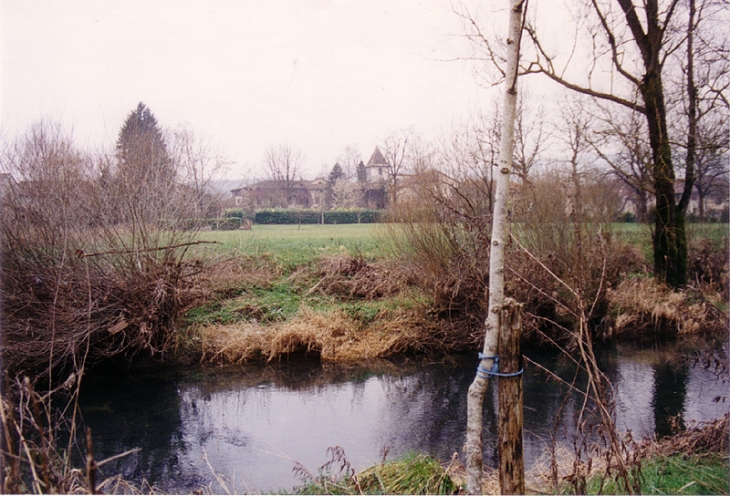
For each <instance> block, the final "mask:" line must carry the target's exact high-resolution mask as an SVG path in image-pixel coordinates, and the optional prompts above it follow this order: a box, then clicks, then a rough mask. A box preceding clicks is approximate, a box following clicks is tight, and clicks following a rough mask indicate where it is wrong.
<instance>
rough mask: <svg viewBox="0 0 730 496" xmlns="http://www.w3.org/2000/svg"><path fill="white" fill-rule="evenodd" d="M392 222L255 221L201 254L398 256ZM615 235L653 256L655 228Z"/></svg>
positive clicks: (698, 229)
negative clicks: (286, 222)
mask: <svg viewBox="0 0 730 496" xmlns="http://www.w3.org/2000/svg"><path fill="white" fill-rule="evenodd" d="M392 227H393V226H392V225H388V224H341V225H335V224H325V225H322V224H306V225H301V226H298V225H254V226H253V228H252V229H251V230H250V231H240V230H239V231H202V232H201V233H200V234H199V239H201V240H206V241H215V242H216V243H219V244H215V245H201V247H199V248H197V250H196V252H197V253H202V254H203V255H204V257H206V258H207V257H213V256H218V255H221V254H230V255H263V254H268V255H273V256H274V257H275V259H276V261H277V262H278V263H279V264H281V265H282V266H283V267H285V268H287V269H289V270H292V269H294V268H295V267H297V266H299V265H302V264H306V263H310V262H312V261H314V260H316V259H318V258H320V257H321V256H323V255H324V256H326V255H335V254H338V253H347V254H349V255H353V256H358V255H359V256H362V257H364V258H366V259H368V260H372V259H376V258H389V257H392V256H394V253H393V250H392V244H391V242H390V240H389V237H388V236H389V231H391V232H392V229H391V228H392ZM612 229H613V234H614V237H615V239H617V240H618V241H620V242H623V243H626V244H629V245H632V246H636V247H637V248H639V249H641V250H642V251H643V252H644V254H645V255H646V256H647V260H651V254H652V249H651V233H652V226H650V225H648V224H630V223H617V224H613V226H612ZM687 234H688V237H689V239H690V242H692V241H696V240H698V239H701V238H707V239H710V240H712V242H713V243H718V244H720V243H724V242H725V240H727V239H728V234H729V225H728V224H689V225H688V228H687Z"/></svg>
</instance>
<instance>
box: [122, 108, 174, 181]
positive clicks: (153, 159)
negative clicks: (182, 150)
mask: <svg viewBox="0 0 730 496" xmlns="http://www.w3.org/2000/svg"><path fill="white" fill-rule="evenodd" d="M117 160H118V164H119V171H120V173H122V174H127V173H130V174H133V175H134V176H135V177H136V178H137V180H138V181H139V182H143V183H148V184H154V185H155V186H157V185H160V184H163V183H168V184H169V183H170V182H172V181H173V180H174V178H175V168H174V166H173V164H172V160H170V156H169V155H168V153H167V146H166V145H165V139H164V138H163V136H162V131H161V130H160V127H159V124H158V123H157V119H156V118H155V116H154V114H152V112H151V111H150V109H149V108H148V107H147V106H146V105H145V104H144V103H142V102H139V104H138V105H137V108H136V109H134V110H133V111H132V112H131V113H130V114H129V116H127V120H125V121H124V125H123V126H122V129H121V130H120V131H119V138H118V139H117Z"/></svg>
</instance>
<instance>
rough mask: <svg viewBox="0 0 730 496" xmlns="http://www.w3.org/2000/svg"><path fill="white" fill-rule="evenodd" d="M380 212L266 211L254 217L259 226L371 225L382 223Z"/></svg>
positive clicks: (259, 212)
mask: <svg viewBox="0 0 730 496" xmlns="http://www.w3.org/2000/svg"><path fill="white" fill-rule="evenodd" d="M382 216H383V213H382V212H381V211H380V210H369V209H342V210H339V209H338V210H326V211H322V210H312V209H300V210H291V209H278V208H277V209H264V210H259V211H258V212H256V214H255V215H254V222H256V223H257V224H370V223H375V222H380V221H381V220H382Z"/></svg>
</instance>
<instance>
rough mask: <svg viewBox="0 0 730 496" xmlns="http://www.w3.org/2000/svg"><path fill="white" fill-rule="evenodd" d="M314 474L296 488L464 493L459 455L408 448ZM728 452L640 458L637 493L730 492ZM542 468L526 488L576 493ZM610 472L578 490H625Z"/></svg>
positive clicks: (491, 481) (494, 489) (490, 481)
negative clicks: (360, 466) (358, 468)
mask: <svg viewBox="0 0 730 496" xmlns="http://www.w3.org/2000/svg"><path fill="white" fill-rule="evenodd" d="M333 453H335V456H333V460H332V461H330V462H328V463H327V464H325V465H324V466H323V467H321V468H320V470H319V472H318V475H316V476H315V475H313V474H311V473H309V472H308V471H306V469H304V468H302V467H299V470H298V473H299V475H300V477H301V478H302V481H303V484H302V485H301V486H299V487H298V488H297V492H296V494H465V492H466V471H465V468H464V466H463V465H462V464H461V463H460V462H459V461H458V459H453V460H451V461H450V462H449V463H448V464H442V463H441V462H439V461H438V460H436V459H434V458H432V457H430V456H427V455H418V454H415V453H410V454H407V455H406V456H404V457H403V458H401V459H398V460H393V461H387V462H383V463H380V464H378V465H374V466H372V467H369V468H367V469H365V470H363V471H362V472H359V473H355V472H354V470H352V468H351V467H350V466H349V462H348V461H347V459H346V458H344V455H343V454H342V453H341V452H335V451H333ZM728 461H729V460H728V456H727V454H725V455H722V454H716V453H715V454H702V455H699V454H691V455H671V456H663V455H655V456H652V457H649V458H646V459H644V460H642V462H641V464H640V465H638V467H637V471H636V472H634V477H635V478H638V479H639V484H640V486H639V487H641V494H657V495H659V494H728V491H729V490H730V487H729V486H728V480H729V478H730V471H729V470H728ZM548 479H549V476H548V474H547V473H544V472H541V468H538V469H537V470H534V469H533V470H531V471H529V472H528V473H527V474H526V482H527V493H528V494H575V488H574V485H573V484H571V483H570V482H569V481H567V480H563V481H561V482H559V483H558V485H557V487H555V486H553V485H551V484H550V482H549V481H548ZM622 488H623V486H621V485H620V484H618V483H617V481H616V480H615V479H613V478H612V477H611V476H607V475H606V474H605V473H603V474H601V473H598V471H594V475H592V476H591V477H589V478H588V480H587V481H586V485H585V491H581V494H583V493H585V494H626V493H625V491H623V489H622ZM482 491H483V493H484V494H498V493H499V475H498V474H497V472H496V471H494V470H489V471H487V472H485V473H484V475H483V486H482Z"/></svg>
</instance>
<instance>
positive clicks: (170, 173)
mask: <svg viewBox="0 0 730 496" xmlns="http://www.w3.org/2000/svg"><path fill="white" fill-rule="evenodd" d="M173 159H174V157H173V158H171V159H170V160H171V161H172V164H173V166H170V167H168V168H167V172H166V173H165V174H160V173H158V172H154V166H153V165H150V164H145V163H141V164H139V165H137V166H132V165H127V166H126V168H125V167H122V165H121V164H120V163H119V162H117V161H115V160H113V159H109V158H108V157H107V156H105V155H95V156H94V155H91V154H89V153H83V152H81V151H79V150H78V149H77V148H76V147H75V146H74V144H73V142H72V140H71V138H70V137H69V136H68V135H66V134H65V133H64V132H63V131H62V130H61V129H60V128H59V127H57V126H53V125H49V124H47V123H43V124H40V125H37V126H35V127H34V128H32V129H31V130H30V131H29V132H28V134H27V135H25V136H24V137H22V138H21V139H19V140H18V141H17V142H16V143H15V144H13V145H11V146H8V147H6V154H5V155H4V156H3V157H2V166H3V167H2V169H3V172H5V173H9V174H11V177H12V179H8V180H6V181H4V183H3V189H2V197H1V204H0V208H1V210H0V215H1V216H2V228H1V231H0V242H1V244H2V265H1V267H2V269H1V270H2V318H3V334H2V344H3V346H2V359H3V366H4V368H5V370H6V371H8V372H10V373H11V375H14V374H15V373H17V372H19V371H25V372H26V373H29V374H35V373H38V372H41V373H47V372H50V371H53V370H58V369H60V368H63V366H67V365H70V366H74V365H75V366H76V367H75V368H77V367H78V365H79V364H80V363H83V362H84V359H85V360H86V361H87V362H90V361H93V360H96V359H100V358H103V357H109V356H113V355H118V354H125V353H128V354H134V353H139V352H143V351H144V352H146V353H149V354H152V355H157V356H159V355H163V354H164V353H167V352H169V351H170V350H172V348H173V347H174V345H175V339H176V334H175V328H174V326H175V321H176V319H177V317H178V315H179V313H180V312H181V311H182V310H183V309H184V308H185V306H186V303H187V302H188V299H189V290H190V289H191V286H192V284H193V278H194V276H195V275H196V274H197V273H198V272H199V271H200V270H201V264H200V263H199V262H195V261H188V260H187V259H186V257H185V255H186V250H187V248H188V247H189V246H190V244H191V243H194V242H195V241H194V237H195V233H194V232H191V231H185V230H183V229H182V226H181V221H182V220H184V219H186V218H189V217H195V216H198V215H199V210H200V209H201V207H202V205H203V203H204V202H203V200H204V193H203V191H202V189H201V186H202V185H201V184H200V183H199V182H196V177H199V176H195V175H194V174H191V173H190V168H193V167H196V166H197V165H198V164H196V163H190V162H186V161H185V160H184V157H178V159H177V160H173Z"/></svg>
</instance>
